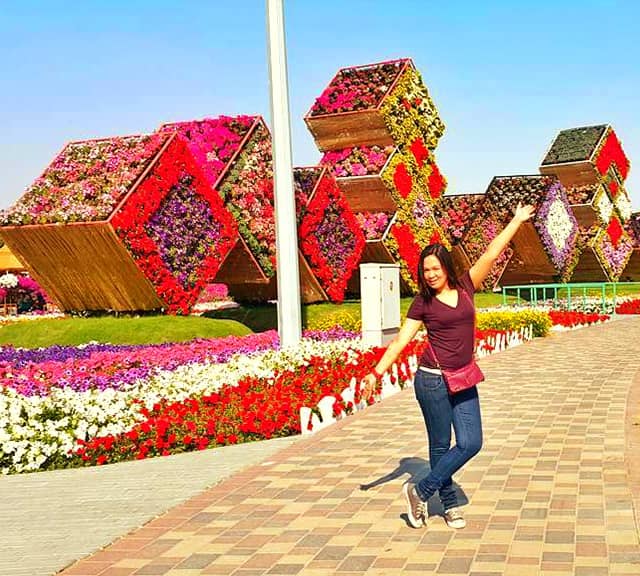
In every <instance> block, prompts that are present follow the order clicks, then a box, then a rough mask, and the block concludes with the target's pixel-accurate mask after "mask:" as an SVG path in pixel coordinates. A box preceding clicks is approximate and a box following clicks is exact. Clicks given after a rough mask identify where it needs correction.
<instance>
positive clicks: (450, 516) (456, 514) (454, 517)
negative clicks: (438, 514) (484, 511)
mask: <svg viewBox="0 0 640 576" xmlns="http://www.w3.org/2000/svg"><path fill="white" fill-rule="evenodd" d="M444 521H445V522H446V523H447V526H449V528H455V529H456V530H460V528H464V527H465V526H466V525H467V521H466V520H465V519H464V516H463V515H462V512H461V510H460V508H449V510H445V511H444Z"/></svg>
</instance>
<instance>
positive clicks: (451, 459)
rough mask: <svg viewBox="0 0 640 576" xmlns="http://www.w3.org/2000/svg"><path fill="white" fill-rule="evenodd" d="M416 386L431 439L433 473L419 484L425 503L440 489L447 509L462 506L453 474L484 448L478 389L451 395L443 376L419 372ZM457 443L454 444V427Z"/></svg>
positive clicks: (430, 456)
mask: <svg viewBox="0 0 640 576" xmlns="http://www.w3.org/2000/svg"><path fill="white" fill-rule="evenodd" d="M414 387H415V393H416V398H417V399H418V404H419V405H420V409H421V410H422V415H423V416H424V422H425V424H426V427H427V435H428V438H429V464H430V466H431V471H430V472H429V475H428V476H426V477H425V478H423V479H422V480H420V482H418V483H417V484H416V490H417V491H418V494H419V496H420V498H422V500H424V501H425V502H426V501H427V500H428V499H429V498H431V496H432V495H433V494H435V493H436V492H437V491H439V493H440V500H441V501H442V505H443V507H444V509H445V510H448V509H449V508H455V507H456V506H457V505H458V498H457V496H456V491H455V489H454V488H453V482H452V480H451V477H452V476H453V474H454V473H455V472H456V471H457V470H459V469H460V468H462V466H463V465H464V464H466V463H467V462H468V461H469V460H471V458H473V457H474V456H475V455H476V454H477V453H478V452H479V451H480V448H482V421H481V418H480V401H479V399H478V390H477V389H476V388H475V387H474V388H470V389H468V390H464V391H462V392H459V393H458V394H455V395H453V396H450V395H449V392H448V391H447V385H446V384H445V382H444V380H443V378H442V376H439V375H437V374H430V373H429V372H424V371H423V370H418V371H417V372H416V376H415V380H414ZM452 426H453V429H454V430H455V433H456V445H455V446H453V447H452V446H451V427H452Z"/></svg>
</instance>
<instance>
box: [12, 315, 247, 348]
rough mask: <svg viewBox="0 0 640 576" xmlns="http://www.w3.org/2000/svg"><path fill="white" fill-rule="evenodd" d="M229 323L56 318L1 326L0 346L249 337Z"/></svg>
mask: <svg viewBox="0 0 640 576" xmlns="http://www.w3.org/2000/svg"><path fill="white" fill-rule="evenodd" d="M250 333H251V330H250V329H249V328H247V327H246V326H244V325H242V324H240V323H238V322H234V321H232V320H211V319H209V318H202V317H196V316H189V317H181V316H143V317H139V318H122V317H120V318H115V317H113V316H102V317H97V318H72V317H68V318H59V319H42V320H33V321H25V322H16V323H15V324H7V325H6V326H2V327H0V345H6V344H11V345H13V346H16V347H24V348H38V347H45V346H53V345H54V344H58V345H60V346H77V345H78V344H85V343H87V342H91V341H96V342H103V343H110V344H156V343H162V342H182V341H185V340H191V339H193V338H219V337H221V336H230V335H235V336H243V335H245V334H250Z"/></svg>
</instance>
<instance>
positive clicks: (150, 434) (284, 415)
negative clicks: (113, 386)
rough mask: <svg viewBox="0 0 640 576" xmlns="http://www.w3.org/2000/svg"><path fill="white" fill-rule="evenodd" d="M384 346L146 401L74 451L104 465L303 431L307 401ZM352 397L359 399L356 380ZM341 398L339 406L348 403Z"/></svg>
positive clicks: (345, 379)
mask: <svg viewBox="0 0 640 576" xmlns="http://www.w3.org/2000/svg"><path fill="white" fill-rule="evenodd" d="M424 345H425V344H424V342H423V341H419V340H416V341H414V342H412V343H411V344H409V346H407V348H405V350H404V352H403V354H402V356H401V357H400V358H399V359H398V363H401V362H406V361H407V359H408V358H409V357H410V356H412V355H414V354H419V353H420V352H421V349H422V347H423V346H424ZM383 352H384V349H382V348H375V349H372V350H370V351H367V352H359V353H358V355H359V357H358V358H357V362H355V363H354V362H353V361H352V360H351V358H347V356H346V355H345V356H344V357H342V358H339V359H335V360H328V359H324V358H319V357H315V358H312V359H311V360H310V361H309V363H308V364H307V365H304V366H300V367H299V368H297V369H296V370H284V371H282V372H280V373H279V374H277V375H276V377H275V379H273V380H268V379H260V378H254V377H250V378H245V379H244V380H242V381H240V382H239V384H238V385H237V386H223V387H222V388H221V389H220V390H219V391H218V392H216V393H214V394H210V395H207V396H202V397H199V398H189V399H187V400H184V401H182V402H170V403H169V402H163V401H161V402H158V403H157V404H156V405H155V406H153V408H152V409H151V410H148V409H146V408H141V413H142V414H143V416H144V417H145V420H144V421H142V422H141V423H139V424H137V425H135V426H134V427H133V428H132V429H131V430H129V431H128V432H125V433H123V434H119V435H116V436H113V435H110V436H104V437H100V438H94V439H92V440H89V441H87V442H84V441H80V442H79V445H80V447H79V448H78V449H77V450H76V451H75V455H76V456H77V457H78V458H80V459H81V460H82V461H84V462H85V463H87V464H106V463H110V462H118V461H122V460H132V459H143V458H147V457H150V456H159V455H163V456H166V455H169V454H175V453H179V452H187V451H191V450H204V449H205V448H209V447H213V446H222V445H225V444H236V443H239V442H247V441H251V440H258V439H263V438H273V437H279V436H289V435H292V434H298V433H300V408H301V407H302V406H316V405H317V404H318V402H319V401H320V400H321V399H322V398H323V397H324V396H339V395H340V393H341V392H342V391H343V390H344V389H345V388H347V387H348V386H349V383H350V381H351V379H352V378H354V377H355V378H356V381H357V382H360V381H361V380H362V378H364V376H365V375H366V374H368V373H369V372H370V371H371V369H372V367H373V366H375V363H376V362H377V360H378V359H379V358H380V356H381V355H382V353H383ZM350 356H353V353H352V354H351V355H350ZM355 400H356V402H360V389H359V385H358V386H357V390H356V397H355ZM337 404H338V407H337V408H336V409H337V410H338V409H346V410H347V411H348V410H349V409H350V407H349V406H345V405H344V404H343V403H342V402H337Z"/></svg>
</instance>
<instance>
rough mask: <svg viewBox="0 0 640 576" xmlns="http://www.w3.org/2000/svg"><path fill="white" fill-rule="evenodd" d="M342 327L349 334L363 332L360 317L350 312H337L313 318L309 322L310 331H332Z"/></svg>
mask: <svg viewBox="0 0 640 576" xmlns="http://www.w3.org/2000/svg"><path fill="white" fill-rule="evenodd" d="M336 326H340V327H341V328H343V329H344V330H348V331H349V332H360V331H361V330H362V321H361V320H360V316H359V315H356V314H355V313H353V312H349V311H348V310H336V311H335V312H329V313H328V314H326V315H324V316H322V317H320V318H312V319H310V320H309V326H308V329H309V330H330V329H332V328H335V327H336Z"/></svg>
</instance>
